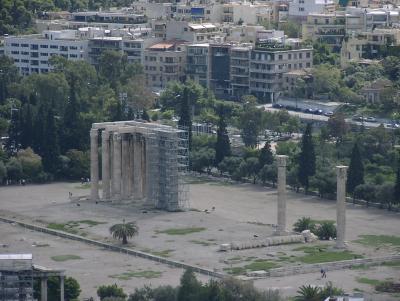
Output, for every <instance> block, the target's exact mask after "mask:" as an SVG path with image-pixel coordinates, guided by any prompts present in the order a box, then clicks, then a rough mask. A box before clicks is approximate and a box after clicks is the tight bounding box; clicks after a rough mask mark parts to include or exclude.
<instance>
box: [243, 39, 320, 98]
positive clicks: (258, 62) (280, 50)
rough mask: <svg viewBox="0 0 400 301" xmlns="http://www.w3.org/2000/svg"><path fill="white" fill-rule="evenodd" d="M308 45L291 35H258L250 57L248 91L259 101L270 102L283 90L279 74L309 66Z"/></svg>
mask: <svg viewBox="0 0 400 301" xmlns="http://www.w3.org/2000/svg"><path fill="white" fill-rule="evenodd" d="M312 62H313V49H312V47H308V46H303V45H302V44H301V43H300V42H299V41H298V40H295V39H292V40H291V39H287V40H284V39H282V40H281V41H280V42H277V40H276V39H260V40H259V41H257V42H256V45H255V48H254V49H253V50H252V52H251V57H250V70H249V71H250V78H249V92H250V93H251V94H253V95H255V96H256V97H257V98H258V99H260V100H262V101H272V102H274V101H275V100H276V99H277V98H278V97H279V95H281V93H282V91H283V74H284V73H286V72H288V71H293V70H298V69H303V68H311V67H312Z"/></svg>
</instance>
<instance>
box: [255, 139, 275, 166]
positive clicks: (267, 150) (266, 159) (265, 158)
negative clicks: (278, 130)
mask: <svg viewBox="0 0 400 301" xmlns="http://www.w3.org/2000/svg"><path fill="white" fill-rule="evenodd" d="M258 162H259V164H260V167H261V168H262V167H263V166H264V165H266V164H272V162H274V155H273V154H272V150H271V143H270V142H269V140H267V141H265V144H264V146H263V148H262V149H261V151H260V155H259V156H258Z"/></svg>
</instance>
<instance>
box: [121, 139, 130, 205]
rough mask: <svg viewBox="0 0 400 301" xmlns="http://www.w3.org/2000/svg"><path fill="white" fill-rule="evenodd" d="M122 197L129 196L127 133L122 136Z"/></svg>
mask: <svg viewBox="0 0 400 301" xmlns="http://www.w3.org/2000/svg"><path fill="white" fill-rule="evenodd" d="M121 153H122V170H121V171H122V187H121V190H122V199H124V200H126V199H128V197H129V140H128V135H127V134H124V135H123V136H122V151H121Z"/></svg>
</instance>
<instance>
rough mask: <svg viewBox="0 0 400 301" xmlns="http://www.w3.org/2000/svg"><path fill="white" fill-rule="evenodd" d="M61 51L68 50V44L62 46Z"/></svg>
mask: <svg viewBox="0 0 400 301" xmlns="http://www.w3.org/2000/svg"><path fill="white" fill-rule="evenodd" d="M60 51H68V46H60Z"/></svg>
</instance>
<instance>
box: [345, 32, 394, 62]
mask: <svg viewBox="0 0 400 301" xmlns="http://www.w3.org/2000/svg"><path fill="white" fill-rule="evenodd" d="M382 51H384V52H382ZM399 52H400V29H399V28H376V29H375V30H374V31H372V32H362V33H357V34H356V33H353V34H352V35H349V36H348V37H346V38H345V40H344V41H343V43H342V48H341V52H340V59H341V66H342V67H343V68H344V67H346V66H348V65H349V63H351V62H359V61H361V60H363V59H376V58H380V57H381V56H383V55H390V54H391V53H392V54H396V53H399Z"/></svg>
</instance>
